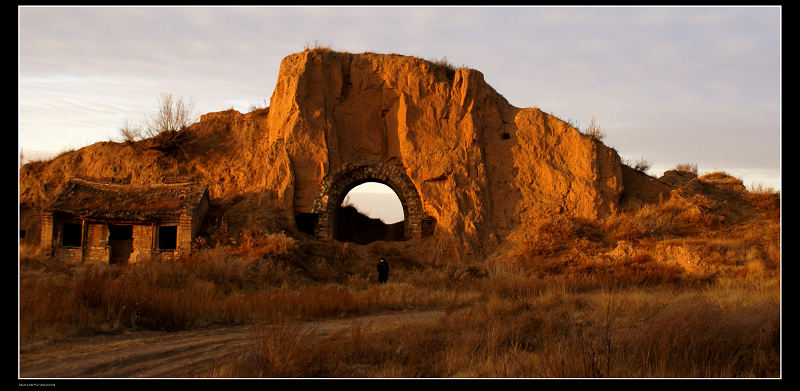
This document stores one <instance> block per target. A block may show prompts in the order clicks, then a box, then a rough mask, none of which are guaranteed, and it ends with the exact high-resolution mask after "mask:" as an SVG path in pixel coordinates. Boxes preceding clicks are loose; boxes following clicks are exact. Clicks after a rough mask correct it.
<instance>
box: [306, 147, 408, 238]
mask: <svg viewBox="0 0 800 391" xmlns="http://www.w3.org/2000/svg"><path fill="white" fill-rule="evenodd" d="M366 182H378V183H382V184H384V185H386V186H389V187H390V188H391V189H392V190H393V191H394V192H395V194H396V195H397V198H399V199H400V203H401V204H402V205H403V216H404V220H403V222H404V224H403V238H404V239H405V240H408V239H411V238H414V237H417V236H420V232H421V227H422V220H423V212H422V200H421V199H420V197H419V193H418V192H417V188H416V186H414V183H413V182H412V181H411V179H410V178H409V177H408V175H406V173H405V169H404V168H403V167H402V166H401V165H400V164H399V163H392V162H387V161H372V162H353V163H348V164H344V165H342V166H341V167H339V168H338V169H337V170H336V171H335V172H333V173H332V174H329V175H327V176H326V177H325V178H324V179H323V180H322V183H321V184H320V189H319V192H318V193H317V197H316V199H315V200H314V206H313V207H312V212H313V213H315V214H316V215H317V216H318V217H317V218H318V220H317V224H316V229H315V234H316V236H317V238H319V239H323V240H333V238H334V237H335V232H334V231H335V229H336V219H337V212H338V210H339V208H340V207H341V205H342V201H344V198H345V196H346V195H347V193H348V192H350V190H352V189H353V188H354V187H356V186H358V185H360V184H363V183H366Z"/></svg>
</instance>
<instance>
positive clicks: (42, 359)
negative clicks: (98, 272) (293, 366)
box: [19, 310, 445, 379]
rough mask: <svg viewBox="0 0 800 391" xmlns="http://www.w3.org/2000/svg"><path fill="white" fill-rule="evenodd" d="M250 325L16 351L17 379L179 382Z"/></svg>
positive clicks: (424, 315) (348, 322)
mask: <svg viewBox="0 0 800 391" xmlns="http://www.w3.org/2000/svg"><path fill="white" fill-rule="evenodd" d="M444 313H445V311H441V310H434V311H418V312H400V313H382V314H376V315H367V316H361V317H356V318H341V319H332V320H323V321H315V322H305V323H301V324H300V326H301V330H303V329H305V330H310V331H311V332H313V333H314V334H313V335H314V336H317V337H319V338H323V337H325V336H328V335H331V334H333V333H339V332H344V331H346V330H347V329H349V328H350V327H351V326H352V325H353V324H356V323H357V324H360V325H361V326H363V327H370V329H378V328H380V329H384V328H393V327H400V326H402V325H405V324H409V323H417V322H429V321H433V320H436V319H438V318H439V317H441V316H442V315H443V314H444ZM258 330H259V327H258V326H255V325H250V326H238V327H224V328H218V329H212V330H200V331H181V332H155V331H141V332H134V333H128V334H122V335H107V336H96V337H90V338H74V339H70V340H68V341H59V342H51V343H38V344H30V345H25V346H21V347H20V355H19V368H20V369H19V377H20V378H21V379H28V378H48V379H57V378H180V377H198V376H204V375H205V374H207V373H208V370H209V369H211V368H212V367H213V365H214V363H215V362H219V361H220V360H224V359H225V358H226V357H228V356H229V355H231V354H237V353H241V352H242V351H243V350H244V349H245V348H246V347H247V346H248V345H252V344H253V343H254V342H255V340H256V338H257V335H258Z"/></svg>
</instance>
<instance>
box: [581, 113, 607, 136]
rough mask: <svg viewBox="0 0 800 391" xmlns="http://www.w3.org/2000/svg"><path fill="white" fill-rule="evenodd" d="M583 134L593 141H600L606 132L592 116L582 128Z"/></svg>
mask: <svg viewBox="0 0 800 391" xmlns="http://www.w3.org/2000/svg"><path fill="white" fill-rule="evenodd" d="M583 134H585V135H587V136H589V137H590V138H592V139H593V140H595V141H601V140H603V139H604V138H605V137H606V132H605V131H604V130H603V128H601V127H600V125H599V124H598V123H597V121H596V120H595V118H594V116H592V118H591V119H590V120H589V124H588V125H586V128H584V129H583Z"/></svg>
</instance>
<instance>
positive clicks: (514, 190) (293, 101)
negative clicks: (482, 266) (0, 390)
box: [20, 50, 623, 249]
mask: <svg viewBox="0 0 800 391" xmlns="http://www.w3.org/2000/svg"><path fill="white" fill-rule="evenodd" d="M186 131H188V132H192V134H193V138H192V142H191V143H188V144H187V145H186V147H185V148H184V150H185V153H186V155H183V156H173V157H170V156H163V155H162V154H159V152H157V151H153V150H147V149H146V146H147V142H148V140H143V141H141V142H137V143H128V144H122V143H98V144H95V145H92V146H89V147H86V148H84V149H81V150H79V151H75V152H71V153H68V154H64V155H62V156H60V157H58V158H56V159H54V160H53V161H51V162H46V163H37V164H34V165H28V166H26V167H24V168H23V169H22V170H21V186H20V189H21V190H20V191H21V194H20V198H21V202H23V203H26V205H32V206H33V207H36V206H40V205H43V203H44V201H45V200H47V199H48V198H50V197H52V194H54V192H55V189H56V188H57V187H58V186H59V185H60V183H61V181H62V179H61V178H66V177H69V176H79V177H83V178H87V179H100V178H118V179H122V180H123V181H125V182H129V183H158V182H163V181H165V180H168V179H169V178H179V179H185V180H192V181H197V182H201V183H203V184H205V185H207V186H208V190H209V196H210V199H211V203H212V209H213V208H214V207H216V209H217V210H218V212H217V214H218V216H221V218H226V219H228V220H229V224H231V225H234V224H240V225H244V224H255V225H264V224H266V221H267V220H270V219H272V220H274V219H275V217H276V216H278V217H280V218H281V219H283V221H284V222H283V223H281V224H278V225H279V226H283V227H289V226H292V225H294V222H293V221H292V220H293V219H294V216H297V215H301V216H304V217H309V216H313V217H314V218H315V219H317V220H316V223H317V225H318V226H321V227H322V228H323V229H321V230H319V232H322V233H323V235H322V236H325V235H329V237H330V234H331V231H332V230H335V229H336V228H335V224H336V222H335V219H336V218H335V217H333V216H335V215H336V213H337V212H338V208H339V205H340V204H341V201H342V199H343V197H344V196H345V194H346V193H347V191H349V190H350V189H352V187H354V186H356V185H358V184H360V183H362V182H364V181H368V180H374V181H379V182H383V183H386V184H388V185H390V186H391V187H392V188H393V189H394V190H395V191H396V192H397V193H398V196H399V197H400V198H401V201H402V202H403V205H404V208H405V210H406V224H405V227H406V228H405V229H406V237H415V236H419V235H421V233H422V232H423V231H424V229H423V227H422V226H423V225H425V224H426V223H430V222H431V221H435V230H434V232H435V234H434V235H435V236H437V237H440V238H442V237H447V238H451V239H454V240H455V241H456V242H458V243H459V244H460V245H462V246H466V247H471V248H472V249H481V248H483V247H484V245H485V244H486V243H489V242H494V241H496V240H498V239H499V240H502V239H503V238H504V237H506V236H507V235H508V234H509V233H510V232H512V231H513V230H514V229H516V228H517V227H518V226H519V223H520V221H521V219H532V218H536V216H538V215H541V214H547V213H563V214H568V215H575V216H580V217H586V218H597V217H600V216H602V215H604V214H606V213H609V212H611V211H613V210H615V209H616V208H618V206H619V202H620V197H621V196H622V193H623V173H622V165H621V163H620V158H619V156H618V155H617V154H616V152H615V151H614V150H613V149H611V148H608V147H606V146H604V145H603V144H602V143H600V142H597V141H595V140H592V139H591V138H589V137H587V136H584V135H582V134H581V133H580V132H579V131H578V130H576V129H575V128H573V127H572V126H570V125H569V124H567V123H566V122H564V121H561V120H560V119H558V118H556V117H553V116H551V115H548V114H546V113H544V112H543V111H541V110H539V109H537V108H526V109H519V108H516V107H513V106H512V105H510V104H509V103H508V102H507V101H506V100H505V99H504V98H503V97H502V96H501V95H500V94H498V93H497V92H496V91H495V90H494V89H492V87H491V86H489V85H488V84H486V82H485V81H484V79H483V75H482V74H481V73H480V72H478V71H476V70H472V69H457V70H451V69H448V68H447V67H445V66H442V65H437V64H433V63H431V62H428V61H425V60H421V59H418V58H414V57H408V56H401V55H396V54H390V55H380V54H370V53H364V54H350V53H337V52H330V51H323V50H307V51H305V52H302V53H297V54H293V55H290V56H288V57H286V58H285V59H284V60H283V61H282V63H281V67H280V74H279V77H278V80H277V84H276V87H275V91H274V93H273V95H272V98H271V102H270V107H269V109H263V110H259V111H256V112H253V113H249V114H240V113H238V112H236V111H233V110H229V111H225V112H219V113H209V114H206V115H204V116H203V117H202V118H201V120H200V121H199V122H198V123H196V124H194V125H192V126H191V127H190V128H189V129H187V130H186ZM210 213H212V212H210ZM295 229H296V228H295Z"/></svg>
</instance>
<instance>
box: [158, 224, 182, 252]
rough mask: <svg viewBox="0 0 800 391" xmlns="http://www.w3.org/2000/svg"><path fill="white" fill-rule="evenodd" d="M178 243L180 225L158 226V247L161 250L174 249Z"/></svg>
mask: <svg viewBox="0 0 800 391" xmlns="http://www.w3.org/2000/svg"><path fill="white" fill-rule="evenodd" d="M177 243H178V227H177V226H174V225H164V226H160V227H158V248H159V249H160V250H174V249H176V248H177Z"/></svg>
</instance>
